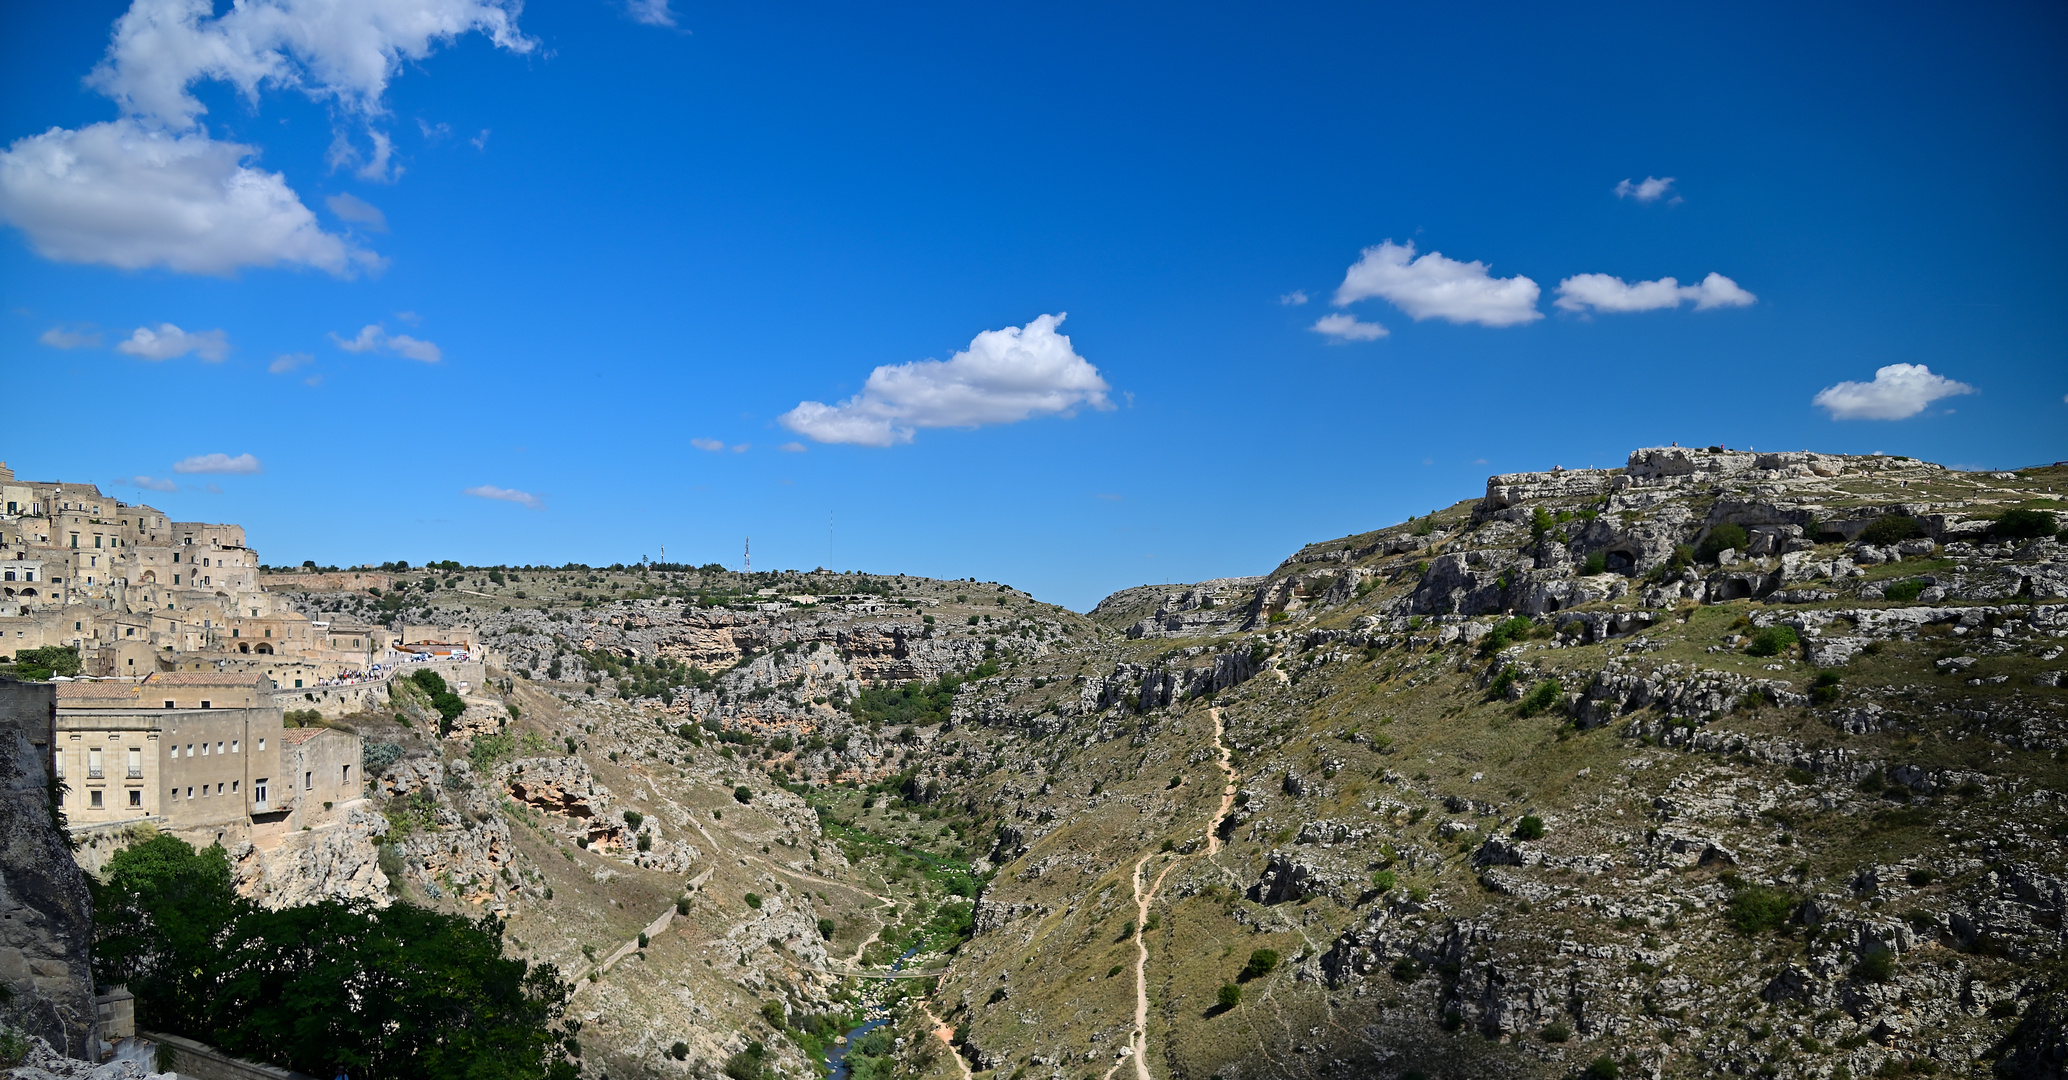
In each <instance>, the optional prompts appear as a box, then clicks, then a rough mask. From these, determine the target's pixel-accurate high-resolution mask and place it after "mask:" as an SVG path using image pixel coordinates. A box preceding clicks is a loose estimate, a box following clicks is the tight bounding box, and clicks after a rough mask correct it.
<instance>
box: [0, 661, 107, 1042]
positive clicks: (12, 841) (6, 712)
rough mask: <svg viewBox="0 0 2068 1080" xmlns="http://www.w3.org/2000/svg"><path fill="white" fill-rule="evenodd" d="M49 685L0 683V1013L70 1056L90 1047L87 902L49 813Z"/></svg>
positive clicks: (52, 717) (52, 691)
mask: <svg viewBox="0 0 2068 1080" xmlns="http://www.w3.org/2000/svg"><path fill="white" fill-rule="evenodd" d="M56 724H57V688H56V687H55V686H53V685H51V684H50V683H22V682H12V681H5V682H0V984H5V986H6V987H7V989H8V990H9V991H10V992H11V993H10V994H9V995H8V997H9V1000H8V1001H7V1002H6V1003H5V1004H0V1020H4V1021H5V1022H6V1023H8V1024H10V1025H13V1026H15V1027H19V1028H21V1029H22V1030H24V1031H27V1032H29V1033H30V1034H32V1035H38V1036H41V1037H42V1038H43V1040H44V1041H46V1042H48V1043H49V1044H50V1045H51V1046H53V1047H56V1048H57V1049H59V1050H60V1051H62V1052H64V1053H65V1054H66V1055H68V1056H71V1057H80V1058H84V1057H88V1056H89V1055H90V1054H91V1053H92V1052H93V1051H94V1050H95V1049H97V1048H96V1047H94V1046H93V1041H94V1038H95V1032H96V1027H97V1025H96V1023H95V1009H94V1003H93V978H92V971H91V968H90V967H89V960H88V955H87V949H88V946H89V945H90V944H91V943H92V941H93V900H92V898H91V897H90V896H89V895H88V894H87V891H86V878H85V876H84V875H83V874H81V873H80V872H79V867H78V865H77V864H76V863H74V862H73V861H72V852H71V849H70V848H69V847H67V846H66V843H65V838H64V834H63V832H62V831H61V830H59V829H58V827H57V823H56V821H55V820H54V819H53V817H52V815H51V810H50V760H51V757H50V755H51V745H52V741H53V739H54V738H55V736H56Z"/></svg>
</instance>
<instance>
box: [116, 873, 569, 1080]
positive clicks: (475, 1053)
mask: <svg viewBox="0 0 2068 1080" xmlns="http://www.w3.org/2000/svg"><path fill="white" fill-rule="evenodd" d="M107 878H108V882H107V884H106V885H103V886H100V887H99V888H97V889H96V896H95V922H96V947H97V950H98V951H99V955H100V956H101V966H102V970H103V972H104V974H105V976H106V977H107V978H109V979H110V980H113V981H122V980H127V981H129V983H130V984H131V985H132V986H133V987H137V988H138V989H139V991H140V992H139V994H138V1005H139V1012H140V1013H141V1014H142V1015H141V1016H140V1019H144V1020H145V1022H146V1023H149V1024H151V1025H153V1026H157V1027H161V1028H164V1029H167V1030H171V1031H174V1032H178V1033H180V1034H185V1035H189V1036H192V1037H194V1038H197V1039H201V1040H203V1041H206V1042H209V1043H213V1044H215V1045H217V1046H220V1047H222V1048H223V1049H225V1050H228V1051H230V1052H232V1053H235V1054H239V1055H242V1056H247V1057H255V1058H261V1059H264V1060H268V1061H272V1062H274V1063H277V1064H280V1065H284V1066H287V1067H289V1068H293V1069H299V1070H302V1071H305V1072H312V1073H320V1072H321V1071H322V1070H325V1069H328V1068H329V1067H330V1066H331V1065H333V1064H336V1063H338V1062H340V1061H342V1062H344V1063H345V1064H346V1065H347V1066H349V1067H352V1068H353V1070H354V1071H355V1072H357V1073H360V1074H362V1075H364V1076H367V1077H369V1078H372V1080H381V1078H386V1077H397V1078H399V1077H410V1078H412V1080H415V1078H420V1077H427V1078H433V1080H446V1078H451V1080H460V1078H465V1080H504V1078H509V1080H517V1078H525V1080H536V1078H539V1077H546V1078H548V1080H571V1078H572V1077H574V1076H575V1069H574V1066H573V1065H572V1064H570V1063H569V1062H568V1061H567V1058H568V1057H570V1056H576V1055H579V1053H580V1049H579V1046H578V1044H577V1043H576V1041H575V1037H576V1035H577V1033H578V1032H579V1030H580V1025H579V1024H578V1023H577V1022H575V1021H572V1020H565V1019H564V1018H563V1012H564V1010H565V1008H566V1002H567V996H568V991H569V988H568V986H567V984H566V983H565V982H563V981H562V980H561V978H560V974H559V972H558V970H557V969H555V968H554V967H553V966H552V965H550V964H542V965H538V966H535V967H534V966H531V965H529V964H527V963H526V962H525V961H523V960H516V959H508V958H505V957H504V956H503V942H502V923H501V921H500V920H498V919H497V918H495V917H494V916H493V915H484V916H483V917H482V918H481V919H480V921H478V922H475V921H470V920H468V919H465V918H462V917H460V916H457V915H447V914H443V913H440V912H435V911H429V910H426V909H424V908H419V907H415V906H413V905H410V904H396V905H393V906H392V907H388V908H384V909H383V908H375V907H373V906H372V905H370V904H368V903H365V902H364V901H352V902H338V901H324V902H322V903H318V904H310V905H306V906H303V907H291V908H282V909H280V910H278V911H267V910H264V909H261V908H259V907H257V906H256V905H254V904H251V903H250V902H248V901H245V900H243V899H241V898H239V897H238V896H237V895H236V893H235V892H234V891H233V890H232V889H231V887H230V874H229V860H228V857H227V855H226V854H225V853H224V852H223V849H222V848H221V847H219V846H218V847H211V848H209V849H207V850H206V851H201V852H196V851H195V850H194V849H193V848H192V847H191V846H189V845H188V844H186V843H185V842H184V841H181V840H179V839H177V838H174V837H169V836H159V837H154V838H152V839H151V840H148V841H145V842H143V843H141V844H136V845H133V846H131V847H130V848H129V849H127V850H124V851H122V852H118V853H117V854H116V855H115V856H114V858H113V859H112V860H111V861H110V863H109V869H108V873H107Z"/></svg>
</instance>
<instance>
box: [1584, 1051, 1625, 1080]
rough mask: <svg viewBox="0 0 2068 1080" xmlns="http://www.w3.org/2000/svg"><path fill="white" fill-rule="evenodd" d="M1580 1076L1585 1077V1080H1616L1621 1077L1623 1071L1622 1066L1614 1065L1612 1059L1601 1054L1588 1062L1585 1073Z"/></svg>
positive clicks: (1614, 1062)
mask: <svg viewBox="0 0 2068 1080" xmlns="http://www.w3.org/2000/svg"><path fill="white" fill-rule="evenodd" d="M1580 1075H1581V1076H1584V1077H1586V1078H1587V1080H1617V1078H1619V1077H1621V1076H1622V1075H1623V1069H1622V1066H1620V1065H1617V1064H1616V1061H1615V1059H1614V1058H1612V1057H1609V1056H1608V1055H1607V1054H1603V1055H1601V1056H1600V1057H1598V1058H1595V1059H1594V1060H1593V1061H1590V1062H1588V1063H1587V1069H1586V1071H1585V1072H1583V1073H1581V1074H1580Z"/></svg>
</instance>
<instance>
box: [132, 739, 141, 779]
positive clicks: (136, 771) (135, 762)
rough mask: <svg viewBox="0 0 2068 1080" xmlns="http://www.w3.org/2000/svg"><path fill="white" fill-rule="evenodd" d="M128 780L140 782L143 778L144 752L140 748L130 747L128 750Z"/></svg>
mask: <svg viewBox="0 0 2068 1080" xmlns="http://www.w3.org/2000/svg"><path fill="white" fill-rule="evenodd" d="M129 778H130V779H131V780H142V779H143V778H144V752H143V750H142V748H140V747H135V746H132V747H130V748H129Z"/></svg>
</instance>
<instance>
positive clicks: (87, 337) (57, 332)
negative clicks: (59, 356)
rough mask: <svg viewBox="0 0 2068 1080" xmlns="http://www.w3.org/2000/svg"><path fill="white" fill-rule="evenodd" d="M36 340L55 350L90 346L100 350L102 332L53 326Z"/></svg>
mask: <svg viewBox="0 0 2068 1080" xmlns="http://www.w3.org/2000/svg"><path fill="white" fill-rule="evenodd" d="M36 340H37V341H40V342H42V343H43V344H45V345H48V346H50V347H51V348H53V349H79V348H85V347H88V346H92V347H95V348H98V347H99V346H100V343H101V332H100V331H99V330H96V329H94V328H92V327H89V326H79V327H63V326H53V327H51V328H50V329H48V330H45V331H43V333H42V334H40V335H38V336H37V338H36Z"/></svg>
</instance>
